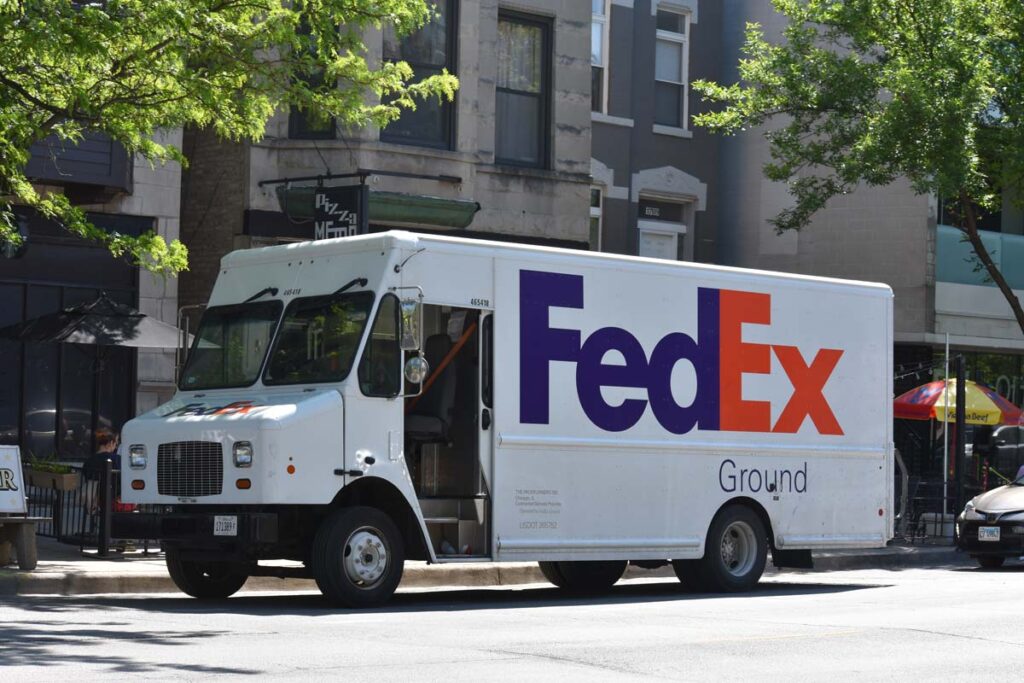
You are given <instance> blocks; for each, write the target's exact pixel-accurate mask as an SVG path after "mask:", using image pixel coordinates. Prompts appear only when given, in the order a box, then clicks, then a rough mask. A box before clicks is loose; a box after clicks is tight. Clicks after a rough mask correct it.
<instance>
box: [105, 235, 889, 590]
mask: <svg viewBox="0 0 1024 683" xmlns="http://www.w3.org/2000/svg"><path fill="white" fill-rule="evenodd" d="M892 341H893V338H892V293H891V291H890V290H889V288H888V287H886V286H884V285H878V284H866V283H859V282H847V281H840V280H829V279H823V278H815V277H806V276H799V275H786V274H778V273H768V272H759V271H751V270H740V269H734V268H723V267H716V266H709V265H699V264H693V263H676V262H668V261H659V260H652V259H643V258H632V257H621V256H612V255H606V254H594V253H586V252H576V251H570V250H562V249H552V248H543V247H533V246H520V245H511V244H503V243H495V242H483V241H477V240H466V239H458V238H448V237H434V236H423V235H415V234H411V233H405V232H388V233H381V234H373V235H366V236H359V237H349V238H342V239H334V240H324V241H319V242H310V243H303V244H294V245H287V246H279V247H270V248H265V249H253V250H247V251H237V252H234V253H231V254H228V255H227V256H225V257H224V259H223V261H222V266H221V271H220V274H219V277H218V279H217V282H216V285H215V287H214V289H213V293H212V295H211V297H210V301H209V305H208V307H207V308H206V310H205V313H204V314H203V316H202V320H201V323H200V325H199V328H198V331H197V333H196V336H195V342H194V344H193V346H192V349H191V353H190V355H189V357H188V361H187V363H186V364H185V366H184V368H183V370H182V372H181V377H180V382H179V389H178V392H177V394H176V396H175V398H174V399H173V400H172V401H171V402H169V403H167V404H165V405H162V406H160V407H159V408H156V409H155V410H152V411H150V412H148V413H146V414H144V415H141V416H139V417H137V418H136V419H134V420H132V421H131V422H129V423H128V424H127V425H126V426H125V427H124V431H123V440H122V442H123V444H124V448H125V449H126V456H127V457H125V458H124V467H123V475H122V477H123V480H122V491H123V494H122V498H123V500H124V501H125V502H131V503H145V504H156V505H159V506H164V507H162V508H161V509H162V510H163V512H162V513H160V514H132V515H122V516H120V519H119V520H118V521H119V524H121V525H122V529H123V525H124V524H128V525H130V526H132V529H131V530H129V531H122V532H121V533H123V534H128V533H130V534H132V535H134V536H139V537H142V536H144V537H150V538H158V539H160V541H161V544H162V546H163V548H164V550H165V551H166V554H167V564H168V569H169V571H170V574H171V576H172V577H173V579H174V581H175V582H176V583H177V585H178V586H179V587H180V588H181V589H182V590H183V591H185V592H186V593H189V594H191V595H193V596H196V597H200V598H219V597H226V596H227V595H230V594H231V593H233V592H235V591H236V590H238V589H239V588H240V587H241V586H242V584H243V583H244V582H245V580H246V579H247V577H249V576H255V575H262V576H266V575H272V576H303V577H309V578H313V579H315V580H316V583H317V585H318V586H319V588H320V589H321V590H322V591H323V593H324V594H325V595H326V596H327V597H328V598H329V599H330V600H331V601H333V602H336V603H339V604H344V605H349V606H367V605H375V604H379V603H381V602H383V601H385V600H387V599H388V598H389V597H390V596H391V594H392V593H393V592H394V590H395V588H396V587H397V586H398V583H399V580H400V579H401V576H402V566H403V563H404V561H405V560H406V559H416V560H426V561H428V562H437V563H455V562H482V561H523V560H530V561H539V562H540V565H541V568H542V570H543V572H544V574H545V576H546V577H547V578H548V579H549V580H550V581H551V582H553V583H555V584H556V585H558V586H561V587H564V588H567V589H571V590H600V589H602V588H608V587H610V586H611V585H612V584H613V583H615V581H616V580H618V579H619V577H620V576H621V575H622V573H623V571H624V569H625V567H626V565H627V563H628V562H633V563H635V564H638V565H641V566H646V567H651V566H658V565H664V564H667V563H669V562H671V563H672V566H673V567H674V568H675V570H676V573H677V574H678V576H679V577H680V579H681V580H682V581H683V582H684V583H685V584H688V585H690V586H692V587H694V588H699V589H707V590H721V591H735V590H744V589H748V588H750V587H752V586H753V585H754V584H756V582H757V581H758V579H759V578H760V576H761V573H762V571H763V569H764V566H765V561H766V557H767V553H768V552H769V551H770V552H771V554H772V558H773V561H774V563H775V564H776V565H779V566H809V565H810V560H811V555H810V551H811V550H813V549H819V548H857V547H878V546H882V545H884V544H885V543H886V541H887V540H888V539H890V538H891V536H892V529H893V519H892V514H891V510H892V495H893V448H892V434H891V429H892V415H891V406H892V400H891V399H892V383H891V382H892ZM275 559H278V560H279V559H290V560H293V561H297V562H293V563H291V566H283V564H284V563H280V562H278V563H276V564H267V563H265V562H263V561H266V560H275ZM299 562H301V563H302V564H301V565H300V564H298V563H299Z"/></svg>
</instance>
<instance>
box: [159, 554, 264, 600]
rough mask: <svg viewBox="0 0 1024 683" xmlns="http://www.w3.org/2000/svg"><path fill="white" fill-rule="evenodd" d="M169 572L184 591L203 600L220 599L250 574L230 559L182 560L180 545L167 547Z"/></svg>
mask: <svg viewBox="0 0 1024 683" xmlns="http://www.w3.org/2000/svg"><path fill="white" fill-rule="evenodd" d="M167 573H169V574H170V575H171V580H172V581H174V585H176V586H177V587H178V588H179V589H180V590H181V592H182V593H185V594H187V595H191V596H192V597H193V598H199V599H200V600H220V599H223V598H226V597H228V596H230V595H234V594H235V593H237V592H238V590H239V589H240V588H241V587H242V586H243V585H245V582H246V580H247V579H248V578H249V575H248V574H247V573H246V572H245V570H244V569H242V568H241V567H240V566H239V565H237V564H233V563H230V562H197V561H194V560H183V559H182V558H181V551H180V550H179V549H177V548H169V549H168V550H167Z"/></svg>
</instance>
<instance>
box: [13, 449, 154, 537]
mask: <svg viewBox="0 0 1024 683" xmlns="http://www.w3.org/2000/svg"><path fill="white" fill-rule="evenodd" d="M72 471H73V472H75V473H77V474H78V475H79V476H78V486H77V487H75V488H73V489H70V490H59V489H56V488H50V487H42V486H34V485H32V484H28V485H27V486H26V487H25V492H26V497H27V498H28V515H29V516H30V517H39V518H42V520H43V521H40V522H37V523H36V534H37V535H39V536H45V537H48V538H54V539H56V540H58V541H60V542H61V543H68V544H71V545H77V546H79V548H80V549H82V550H83V551H84V550H85V549H86V548H89V549H92V548H95V549H96V551H97V554H98V555H99V556H101V557H104V556H106V555H108V554H109V553H110V551H111V549H112V548H115V547H117V546H123V545H124V544H125V543H128V542H132V541H134V539H118V538H113V537H112V536H111V533H110V531H111V524H110V523H111V516H112V514H113V513H114V512H118V513H131V512H158V511H160V510H161V509H162V508H161V506H150V505H146V506H144V505H128V504H123V503H121V472H120V470H115V469H113V463H111V461H110V460H107V461H106V463H105V467H100V468H98V469H97V470H89V469H87V468H83V467H82V466H75V465H73V466H72ZM135 545H136V546H137V547H139V548H140V549H142V550H143V551H144V552H150V547H149V542H148V541H139V542H138V543H137V544H135Z"/></svg>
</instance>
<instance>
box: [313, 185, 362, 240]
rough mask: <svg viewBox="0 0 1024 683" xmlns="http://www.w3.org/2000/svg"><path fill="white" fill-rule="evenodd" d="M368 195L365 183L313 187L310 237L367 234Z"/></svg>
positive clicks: (330, 237) (319, 238)
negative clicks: (314, 189) (314, 188)
mask: <svg viewBox="0 0 1024 683" xmlns="http://www.w3.org/2000/svg"><path fill="white" fill-rule="evenodd" d="M368 198H369V190H368V188H367V187H366V185H347V186H343V187H318V188H316V191H315V192H314V194H313V239H315V240H326V239H333V238H335V237H349V236H351V235H365V234H366V233H368V232H369V215H368V213H369V212H368V211H367V207H368V204H369V202H368Z"/></svg>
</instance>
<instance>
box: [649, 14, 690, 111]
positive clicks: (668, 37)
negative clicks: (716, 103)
mask: <svg viewBox="0 0 1024 683" xmlns="http://www.w3.org/2000/svg"><path fill="white" fill-rule="evenodd" d="M658 12H668V13H670V14H675V15H677V16H679V17H680V19H681V20H682V22H683V32H682V33H677V32H675V31H666V30H664V29H660V28H657V17H658ZM654 20H655V31H654V87H655V90H657V87H658V83H666V84H669V85H674V86H678V87H679V89H680V93H679V98H680V103H679V121H677V122H676V123H675V124H669V123H661V122H660V121H658V119H657V116H658V110H657V105H656V103H657V95H656V94H655V98H654V102H655V106H654V112H653V114H654V125H655V126H664V127H666V128H676V129H679V130H689V129H690V126H689V121H690V30H691V21H690V20H691V13H690V12H689V11H687V10H685V9H683V8H680V7H676V6H674V5H670V4H666V3H663V2H657V3H656V5H655V7H654ZM662 40H664V41H667V42H671V43H674V44H676V45H678V46H679V48H680V50H679V51H680V63H679V77H680V78H681V79H682V80H681V81H665V80H661V79H659V78H658V41H662Z"/></svg>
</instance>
